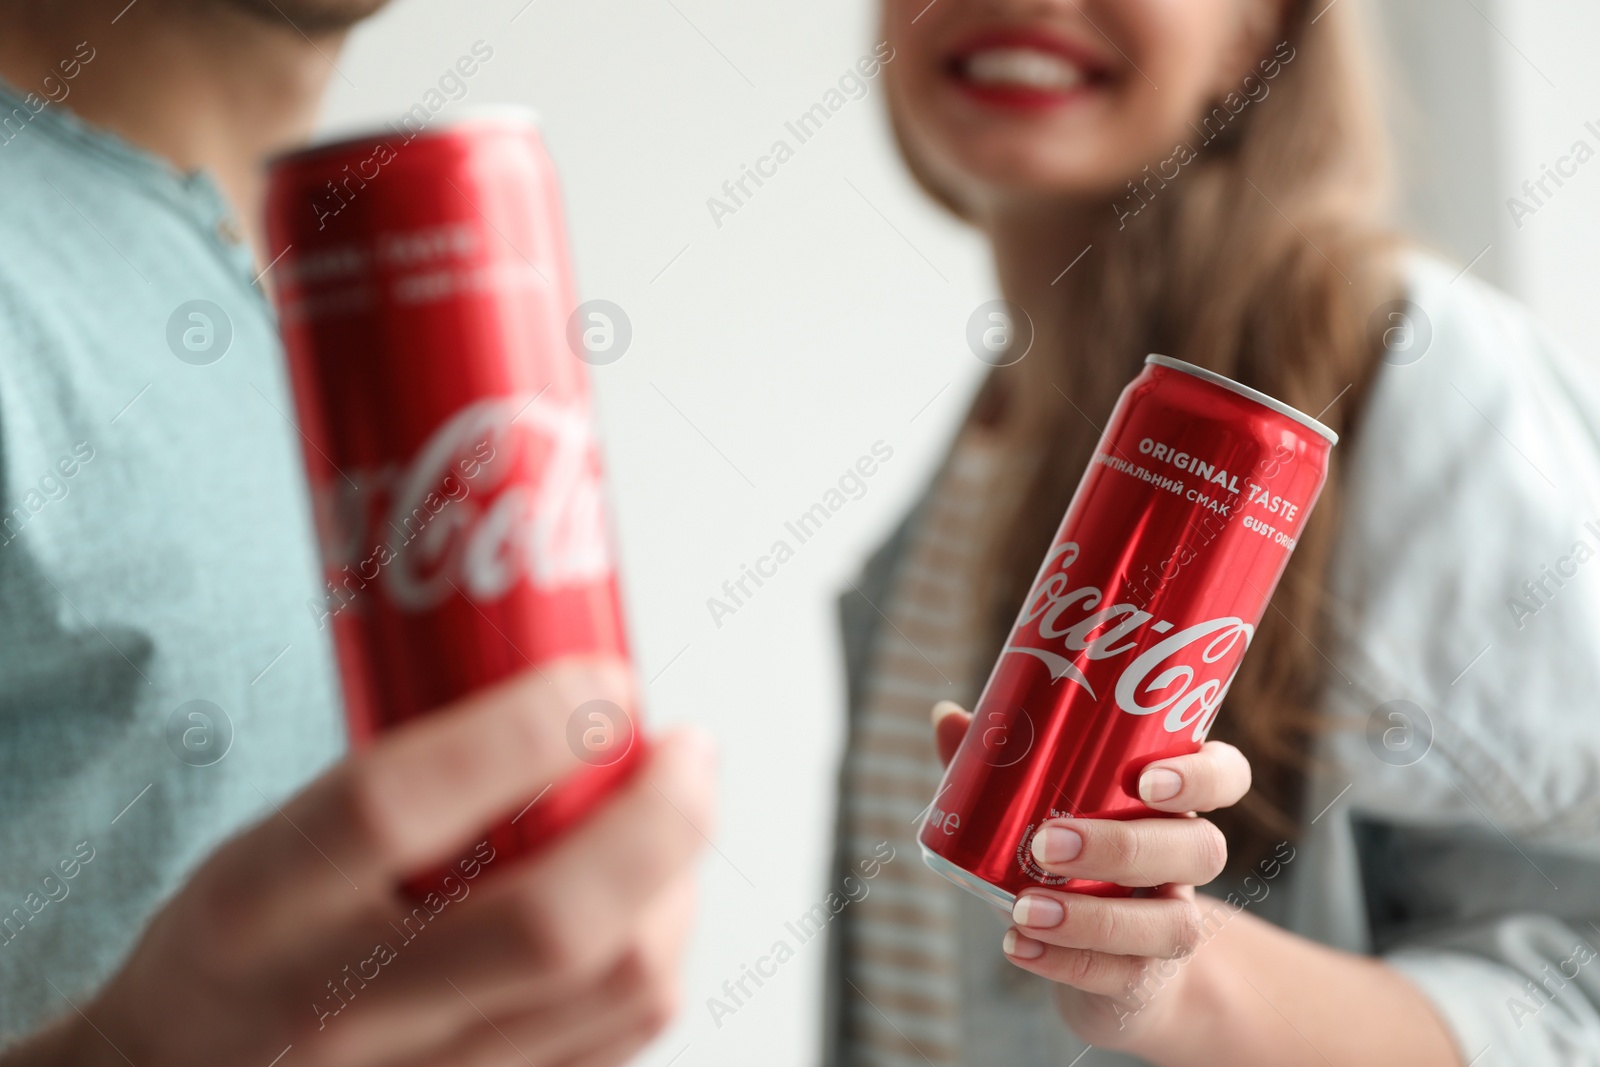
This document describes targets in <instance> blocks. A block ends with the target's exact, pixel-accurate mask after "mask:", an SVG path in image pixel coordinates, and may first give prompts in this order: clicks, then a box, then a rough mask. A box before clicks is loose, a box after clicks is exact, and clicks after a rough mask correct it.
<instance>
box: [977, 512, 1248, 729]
mask: <svg viewBox="0 0 1600 1067" xmlns="http://www.w3.org/2000/svg"><path fill="white" fill-rule="evenodd" d="M1079 554H1080V549H1079V546H1078V545H1077V543H1076V542H1073V541H1065V542H1062V543H1061V544H1059V545H1057V546H1056V547H1055V548H1053V549H1052V550H1051V552H1050V555H1049V556H1047V557H1046V558H1045V561H1044V566H1043V567H1041V568H1040V570H1039V577H1038V578H1037V579H1036V580H1035V582H1034V585H1033V588H1032V590H1030V591H1029V593H1028V599H1027V601H1026V602H1025V603H1024V604H1023V607H1022V613H1021V615H1020V616H1019V617H1018V619H1017V624H1016V626H1015V628H1014V629H1013V631H1012V634H1011V640H1010V641H1009V642H1007V644H1006V646H1005V648H1004V649H1003V650H1002V651H1001V655H1002V656H1004V655H1021V656H1031V657H1033V658H1034V659H1037V660H1039V661H1040V662H1042V663H1043V664H1044V665H1045V667H1046V668H1048V669H1049V671H1050V679H1051V681H1052V682H1060V681H1062V680H1063V679H1065V680H1067V681H1069V682H1071V683H1073V684H1074V685H1077V686H1079V687H1080V688H1082V689H1083V690H1084V691H1085V692H1086V693H1088V694H1089V696H1090V698H1091V699H1094V700H1100V699H1102V698H1103V697H1104V696H1107V695H1109V696H1111V697H1112V698H1113V699H1114V700H1115V701H1116V705H1117V707H1119V708H1121V709H1122V710H1123V711H1125V712H1127V713H1128V714H1129V715H1156V714H1163V713H1164V714H1163V718H1162V720H1161V724H1162V727H1163V728H1164V729H1166V730H1167V732H1168V733H1180V732H1182V731H1184V730H1191V729H1192V734H1191V736H1192V737H1193V739H1194V740H1195V741H1197V742H1198V741H1203V740H1204V739H1205V736H1206V732H1207V731H1208V730H1210V728H1211V723H1212V721H1213V720H1214V719H1215V718H1216V717H1217V711H1218V709H1219V708H1220V707H1221V705H1222V698H1223V697H1224V696H1226V695H1227V692H1228V684H1229V683H1230V682H1232V680H1233V675H1234V672H1235V671H1237V670H1238V667H1239V662H1240V660H1241V659H1243V657H1244V653H1245V649H1246V648H1247V647H1248V646H1249V644H1250V638H1251V637H1252V636H1253V635H1254V634H1255V627H1254V626H1252V625H1251V624H1250V623H1247V622H1245V621H1244V620H1243V619H1241V618H1238V617H1236V616H1227V617H1223V618H1217V619H1209V620H1206V621H1204V622H1199V623H1195V624H1193V625H1190V626H1186V627H1184V628H1182V629H1178V630H1174V624H1173V623H1171V622H1168V621H1166V620H1164V619H1157V618H1156V617H1155V616H1154V615H1152V614H1151V613H1150V612H1148V611H1144V610H1143V609H1142V608H1140V607H1139V606H1138V605H1135V604H1126V603H1122V604H1109V605H1108V604H1105V603H1104V601H1105V593H1104V591H1102V590H1101V589H1099V588H1097V587H1095V586H1091V585H1083V586H1074V585H1073V582H1072V580H1071V578H1070V577H1069V576H1068V573H1067V572H1068V570H1069V568H1071V566H1072V564H1073V563H1075V562H1076V561H1077V559H1078V556H1079ZM1144 631H1148V632H1149V633H1155V634H1160V635H1163V636H1162V638H1161V640H1159V641H1156V642H1155V643H1154V644H1151V645H1150V646H1149V647H1147V648H1145V649H1144V651H1142V652H1140V653H1139V654H1138V655H1136V656H1134V657H1133V659H1132V661H1131V662H1129V663H1128V664H1127V665H1126V666H1124V667H1123V668H1122V669H1121V672H1120V673H1119V674H1117V675H1116V677H1115V682H1114V683H1113V684H1111V685H1110V686H1109V687H1107V686H1106V685H1105V682H1106V681H1108V680H1109V677H1108V676H1109V674H1110V671H1109V670H1107V671H1098V670H1096V669H1095V668H1094V666H1093V665H1094V664H1096V663H1098V662H1100V661H1104V660H1114V659H1118V658H1119V657H1123V656H1127V655H1129V654H1130V653H1133V652H1134V651H1135V650H1136V649H1137V648H1139V646H1140V644H1141V642H1140V640H1139V637H1138V635H1139V634H1141V632H1144ZM1091 674H1092V675H1094V676H1095V679H1096V681H1091V679H1090V675H1091ZM1096 684H1099V685H1101V690H1100V691H1097V690H1096ZM1107 688H1109V693H1108V692H1106V691H1105V690H1106V689H1107Z"/></svg>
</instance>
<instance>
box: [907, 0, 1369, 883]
mask: <svg viewBox="0 0 1600 1067" xmlns="http://www.w3.org/2000/svg"><path fill="white" fill-rule="evenodd" d="M1316 6H1317V7H1318V8H1321V7H1323V5H1322V4H1321V3H1318V4H1317V5H1316ZM1358 6H1359V5H1358V2H1357V0H1343V2H1342V3H1339V4H1337V5H1333V6H1331V7H1327V8H1326V9H1324V10H1322V12H1321V14H1320V15H1317V14H1315V12H1314V11H1313V10H1312V9H1311V8H1310V7H1309V6H1308V5H1307V4H1305V3H1303V2H1298V0H1294V2H1291V3H1288V4H1286V5H1285V11H1284V19H1283V25H1282V28H1281V30H1280V33H1279V35H1278V36H1277V37H1276V38H1273V43H1272V44H1271V45H1269V50H1272V49H1276V52H1275V55H1276V56H1277V58H1278V59H1279V61H1280V69H1278V70H1277V72H1276V75H1275V77H1273V78H1272V79H1271V81H1270V92H1269V93H1268V94H1267V95H1266V96H1264V97H1261V98H1260V99H1259V100H1257V101H1256V102H1252V103H1250V104H1249V105H1248V106H1242V107H1239V109H1238V113H1237V114H1234V112H1233V108H1232V107H1230V106H1229V104H1228V103H1227V102H1225V103H1222V104H1219V108H1220V109H1221V110H1219V111H1216V112H1208V113H1207V115H1206V116H1203V117H1197V119H1196V122H1197V124H1201V126H1200V128H1201V130H1202V131H1203V133H1204V134H1210V133H1212V132H1213V131H1214V130H1221V132H1220V133H1218V134H1217V135H1216V136H1214V137H1213V138H1212V139H1211V140H1209V141H1208V142H1206V143H1204V144H1203V145H1194V146H1192V147H1193V148H1194V150H1195V157H1194V158H1193V159H1192V161H1189V162H1186V163H1185V164H1184V165H1182V167H1181V170H1180V172H1179V173H1178V174H1177V175H1176V176H1175V177H1172V178H1171V179H1170V180H1167V176H1168V175H1170V174H1171V168H1167V169H1164V170H1163V171H1161V172H1159V173H1158V172H1157V171H1155V170H1153V169H1152V170H1147V171H1145V172H1142V173H1141V175H1140V176H1139V179H1140V188H1141V190H1142V192H1138V191H1133V190H1132V188H1131V186H1130V192H1132V193H1133V195H1134V196H1137V197H1138V199H1137V200H1132V199H1130V200H1123V201H1121V202H1120V203H1121V206H1115V207H1114V206H1109V205H1108V207H1107V210H1106V215H1105V223H1104V226H1103V228H1101V229H1100V232H1098V233H1096V234H1094V235H1093V236H1092V238H1091V243H1092V244H1093V252H1092V255H1093V257H1094V258H1093V259H1092V260H1086V261H1085V262H1084V263H1083V264H1082V266H1081V267H1080V268H1079V269H1076V270H1073V271H1071V272H1070V273H1068V274H1067V275H1066V276H1065V277H1064V278H1062V279H1061V280H1060V284H1058V285H1057V286H1055V289H1057V290H1060V291H1061V295H1060V296H1059V298H1058V299H1060V300H1061V301H1063V302H1064V303H1065V307H1066V310H1067V312H1068V315H1067V316H1066V319H1065V321H1066V322H1068V323H1069V325H1070V327H1071V330H1070V333H1071V340H1070V342H1069V343H1068V345H1067V346H1066V347H1064V348H1063V349H1061V350H1057V351H1054V352H1044V351H1038V350H1036V351H1034V352H1033V353H1031V354H1030V355H1029V356H1028V357H1027V358H1026V359H1024V360H1022V361H1021V362H1020V363H1018V364H1017V365H1015V366H1013V367H1008V368H1004V369H1001V370H996V371H995V372H993V373H992V374H991V375H990V378H989V380H988V382H987V383H986V384H985V387H984V389H983V390H982V391H981V393H980V396H979V400H978V402H977V405H976V407H975V409H974V411H975V413H980V417H981V413H983V412H985V411H992V410H995V409H997V408H999V409H1005V410H1008V411H1009V410H1011V409H1012V408H1013V407H1020V406H1021V405H1011V404H1008V403H1007V402H1006V398H1007V397H1008V396H1016V395H1017V394H1018V391H1026V395H1029V396H1040V395H1043V396H1045V397H1047V398H1050V397H1054V392H1053V390H1059V391H1060V392H1061V393H1062V394H1064V395H1065V396H1066V397H1068V398H1070V401H1071V405H1072V406H1068V405H1067V404H1065V403H1063V404H1060V405H1059V406H1058V407H1057V408H1056V409H1055V410H1054V411H1052V412H1050V413H1049V414H1048V416H1046V417H1031V418H1029V417H1019V418H1010V419H1002V420H1001V421H1000V423H999V431H998V432H1001V433H1005V434H1008V435H1010V436H1011V437H1012V438H1013V444H1014V445H1015V446H1016V451H1017V453H1018V454H1020V455H1034V456H1037V457H1039V462H1038V463H1037V465H1034V466H1031V467H1028V468H1026V469H1027V472H1028V473H1027V474H1026V476H1027V477H1028V478H1029V479H1030V486H1029V490H1028V492H1026V493H1025V494H1023V500H1024V503H1023V505H1022V506H1021V508H1020V510H1019V511H1018V513H1017V514H1015V515H1013V516H1009V517H1001V518H1000V520H999V521H998V522H997V526H996V531H995V536H994V537H993V539H992V541H993V544H992V550H991V552H990V555H989V560H990V565H989V568H988V572H989V575H990V577H991V578H992V585H991V589H992V590H993V597H992V600H993V603H992V605H991V606H992V609H993V625H992V628H991V636H992V642H993V648H994V649H995V650H998V648H999V647H1000V645H1001V644H1002V642H1003V640H1004V637H1005V635H1006V633H1007V632H1008V631H1009V628H1010V625H1011V623H1012V620H1013V618H1014V615H1015V611H1016V607H1017V605H1018V604H1020V603H1021V601H1022V598H1023V597H1024V596H1025V595H1026V592H1027V589H1028V585H1029V583H1030V581H1031V579H1032V578H1033V575H1034V571H1035V568H1036V567H1037V564H1038V561H1039V559H1040V558H1042V556H1043V554H1044V552H1045V550H1046V548H1047V547H1048V546H1049V542H1050V539H1051V537H1052V535H1053V533H1054V531H1055V528H1056V526H1057V524H1058V523H1059V522H1060V518H1061V515H1062V513H1063V512H1064V511H1065V509H1066V505H1067V502H1068V500H1069V499H1070V497H1071V495H1072V492H1073V490H1074V489H1075V488H1076V486H1077V483H1078V480H1079V478H1080V476H1081V475H1082V472H1083V470H1084V467H1085V465H1086V464H1087V462H1088V458H1089V455H1090V453H1091V451H1092V449H1093V447H1094V444H1095V442H1096V440H1097V437H1098V432H1097V430H1096V428H1095V427H1096V426H1103V425H1104V424H1105V420H1106V418H1107V416H1108V415H1109V414H1110V410H1111V407H1112V405H1113V403H1114V402H1115V400H1116V398H1117V395H1118V393H1119V392H1120V390H1121V389H1122V387H1123V386H1124V385H1125V384H1127V382H1128V381H1129V380H1130V379H1131V378H1132V377H1133V375H1134V374H1135V373H1137V371H1138V369H1139V365H1140V363H1141V362H1142V360H1143V359H1144V356H1145V355H1146V354H1147V353H1149V352H1161V353H1164V354H1167V355H1171V356H1176V357H1178V358H1180V359H1184V360H1187V361H1189V362H1191V363H1196V364H1199V365H1200V366H1203V367H1208V368H1210V369H1212V370H1214V371H1217V372H1218V373H1221V374H1225V375H1227V376H1228V377H1230V378H1233V379H1235V380H1237V381H1240V382H1243V383H1245V384H1247V385H1250V386H1253V387H1255V388H1257V389H1260V390H1262V391H1263V392H1265V393H1267V394H1269V395H1271V396H1274V397H1277V398H1279V399H1281V400H1283V401H1285V402H1286V403H1289V404H1292V405H1294V406H1295V407H1297V408H1299V409H1300V410H1302V411H1306V412H1309V413H1311V414H1313V415H1315V414H1317V413H1319V412H1324V414H1322V416H1321V417H1322V419H1323V421H1325V422H1327V423H1329V424H1330V425H1331V426H1333V428H1334V429H1336V430H1338V431H1339V432H1340V433H1341V434H1342V435H1343V436H1344V437H1345V440H1344V443H1343V444H1342V446H1341V447H1340V448H1337V449H1335V451H1334V458H1333V468H1332V471H1331V473H1330V476H1329V479H1328V483H1327V486H1326V488H1325V489H1324V491H1323V495H1322V498H1321V500H1320V502H1319V503H1318V505H1317V508H1316V510H1315V511H1314V512H1313V513H1312V516H1311V518H1310V519H1309V521H1308V523H1307V526H1306V529H1305V532H1304V534H1303V536H1302V537H1301V540H1300V544H1299V547H1298V548H1297V549H1296V551H1295V554H1294V556H1293V558H1292V560H1291V562H1290V565H1289V570H1288V572H1287V573H1286V575H1285V577H1284V580H1283V582H1282V584H1281V585H1280V586H1279V589H1278V591H1277V594H1276V595H1275V597H1274V598H1273V604H1272V607H1270V608H1269V609H1268V611H1267V615H1266V617H1265V618H1264V619H1263V621H1262V624H1261V626H1260V628H1259V630H1258V632H1257V635H1256V638H1255V641H1254V643H1253V646H1252V649H1251V652H1250V654H1249V655H1248V656H1247V657H1246V658H1245V660H1244V664H1243V666H1242V667H1241V669H1240V671H1239V674H1238V676H1237V677H1236V678H1235V680H1234V683H1233V686H1232V688H1231V690H1230V692H1229V696H1228V699H1227V703H1226V706H1225V707H1224V708H1223V710H1222V713H1221V715H1220V716H1219V718H1218V720H1217V723H1216V727H1215V729H1214V730H1213V732H1212V737H1214V738H1217V739H1223V740H1228V741H1230V742H1232V743H1234V744H1236V745H1238V746H1239V747H1240V748H1241V749H1243V750H1244V752H1245V754H1246V755H1247V756H1248V757H1249V758H1250V760H1251V763H1252V765H1253V768H1254V772H1255V786H1254V788H1253V789H1252V791H1251V793H1250V795H1249V796H1247V797H1246V798H1245V800H1244V801H1243V802H1242V803H1241V804H1240V805H1239V806H1238V807H1236V808H1234V809H1232V810H1230V811H1227V812H1219V813H1217V815H1216V816H1215V821H1216V822H1217V823H1218V824H1219V825H1221V826H1222V827H1223V829H1224V830H1225V831H1226V832H1227V833H1228V835H1229V840H1230V842H1231V853H1232V856H1233V859H1234V861H1235V863H1236V866H1243V865H1248V864H1250V863H1253V862H1254V861H1255V859H1257V858H1259V857H1260V856H1262V855H1264V854H1265V853H1266V852H1269V851H1270V850H1271V848H1272V846H1273V844H1274V843H1275V842H1277V841H1281V840H1285V839H1292V838H1293V837H1294V836H1295V835H1296V831H1297V827H1298V824H1299V815H1300V805H1301V793H1302V792H1303V784H1304V774H1305V761H1306V753H1307V743H1308V740H1309V738H1310V736H1311V732H1312V731H1313V730H1314V729H1316V728H1317V727H1318V726H1319V725H1320V720H1319V716H1318V713H1317V701H1318V699H1319V696H1320V690H1321V686H1322V684H1323V682H1324V674H1323V672H1324V669H1325V660H1324V658H1323V653H1322V652H1321V651H1320V650H1319V646H1320V645H1323V644H1324V643H1325V641H1326V638H1325V635H1326V634H1327V632H1328V626H1327V619H1328V617H1329V613H1328V610H1327V608H1328V604H1327V603H1326V599H1325V597H1326V594H1325V581H1326V574H1327V568H1328V563H1329V557H1330V553H1331V549H1332V539H1333V535H1334V532H1335V530H1336V527H1337V525H1338V522H1339V517H1340V513H1341V510H1342V508H1341V504H1342V498H1343V496H1344V491H1345V487H1344V485H1343V478H1342V464H1341V462H1340V456H1341V454H1344V453H1348V451H1349V449H1350V448H1351V441H1350V437H1351V436H1352V435H1353V434H1354V432H1355V431H1356V430H1357V426H1356V422H1357V418H1358V416H1359V412H1360V409H1361V402H1362V399H1363V396H1364V393H1365V391H1366V387H1367V384H1368V381H1369V379H1370V377H1371V375H1372V373H1373V371H1374V369H1375V367H1376V365H1377V363H1378V357H1379V355H1380V352H1381V347H1380V343H1379V340H1378V339H1377V338H1376V337H1374V335H1373V331H1372V330H1371V329H1370V328H1369V325H1368V323H1369V320H1370V318H1371V316H1372V314H1373V312H1374V311H1375V310H1376V309H1377V308H1378V307H1380V306H1381V305H1383V304H1384V303H1385V302H1387V301H1389V300H1391V299H1395V298H1397V297H1398V296H1400V295H1401V286H1400V284H1399V281H1398V277H1397V272H1396V257H1395V255H1394V253H1395V250H1396V246H1397V239H1396V238H1395V236H1394V235H1393V233H1392V231H1391V230H1390V228H1389V226H1388V222H1387V220H1388V208H1389V202H1390V187H1391V181H1390V168H1389V155H1388V149H1387V144H1386V137H1385V131H1384V129H1383V123H1382V118H1381V113H1380V110H1379V107H1378V86H1377V82H1376V73H1375V69H1374V64H1373V63H1372V50H1371V48H1370V47H1369V46H1368V42H1367V40H1366V38H1365V36H1364V27H1363V25H1362V15H1361V12H1360V11H1359V10H1358ZM1313 20H1314V21H1313ZM1280 42H1281V43H1280ZM1284 56H1287V58H1286V59H1285V58H1283V57H1284ZM1252 69H1256V68H1252ZM1257 78H1258V80H1259V79H1260V76H1259V75H1258V76H1257ZM1240 95H1241V96H1242V95H1243V93H1242V92H1241V94H1240ZM1232 103H1236V101H1235V102H1232ZM895 111H896V104H895V101H894V94H893V92H892V90H891V93H890V113H891V116H894V114H895ZM1206 118H1210V119H1212V121H1211V122H1210V123H1206V122H1205V121H1204V120H1205V119H1206ZM896 136H897V139H898V140H899V143H900V145H901V150H902V154H904V155H905V156H906V159H907V162H908V165H909V166H910V168H911V170H912V172H913V174H914V175H915V176H916V177H917V178H918V180H919V182H921V184H922V185H923V186H924V188H925V189H926V190H927V191H928V192H929V193H930V194H931V195H932V196H934V197H935V198H936V199H938V200H939V201H940V202H941V203H943V204H945V205H946V206H947V207H949V208H950V209H951V210H952V211H954V212H956V213H957V214H963V212H962V209H961V205H960V204H958V203H957V202H956V201H955V199H954V198H953V197H952V196H951V195H949V193H948V192H947V191H946V190H942V189H940V188H939V187H938V186H937V184H936V183H934V182H932V181H931V180H930V178H929V175H928V174H927V172H926V169H925V168H924V167H923V166H922V165H921V163H920V162H919V160H918V159H917V158H916V155H915V153H914V152H912V151H909V150H908V142H907V140H906V138H905V137H904V135H903V131H902V130H901V129H900V128H899V125H898V122H897V123H896ZM1196 140H1197V141H1198V140H1200V135H1197V137H1196ZM1151 175H1155V181H1154V182H1152V181H1151ZM1141 205H1142V206H1141ZM1135 206H1138V207H1139V210H1138V212H1137V214H1135V215H1131V216H1127V215H1125V212H1126V211H1127V210H1128V209H1130V208H1132V207H1135ZM1062 251H1063V253H1064V256H1065V258H1063V259H1062V262H1065V261H1066V259H1070V258H1071V256H1072V255H1075V254H1076V253H1077V252H1078V251H1079V250H1078V249H1076V248H1074V249H1063V250H1062ZM1086 268H1087V269H1086ZM1073 407H1076V408H1077V409H1078V410H1077V411H1074V410H1073ZM1020 469H1022V467H1021V465H1019V470H1020Z"/></svg>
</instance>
